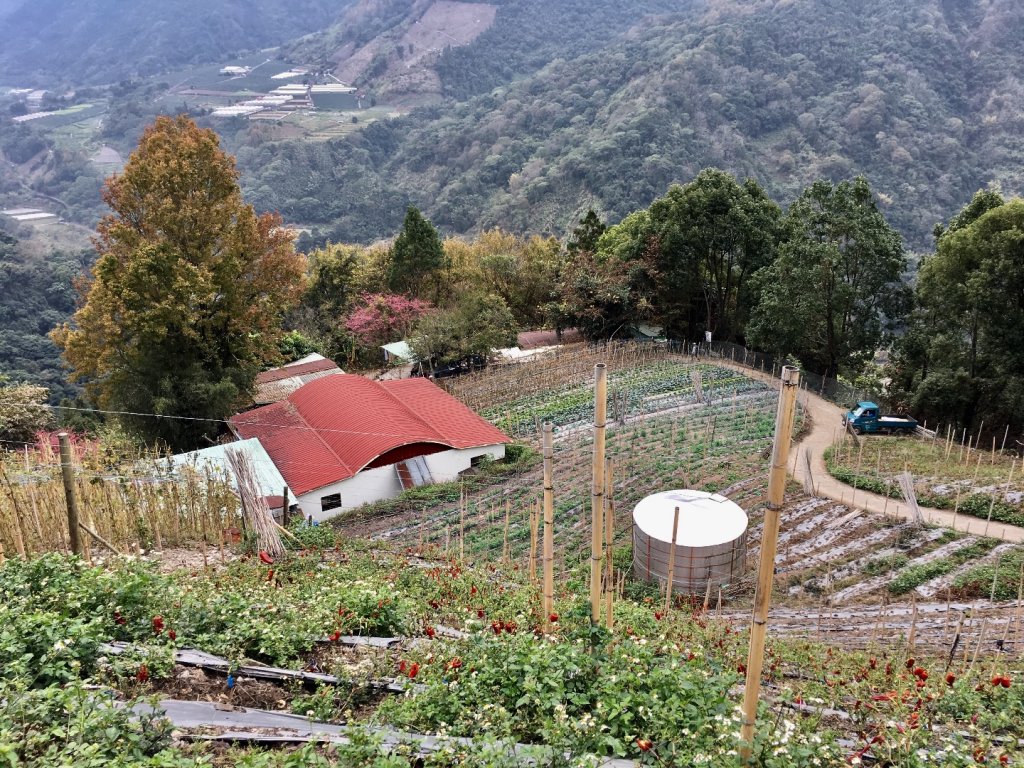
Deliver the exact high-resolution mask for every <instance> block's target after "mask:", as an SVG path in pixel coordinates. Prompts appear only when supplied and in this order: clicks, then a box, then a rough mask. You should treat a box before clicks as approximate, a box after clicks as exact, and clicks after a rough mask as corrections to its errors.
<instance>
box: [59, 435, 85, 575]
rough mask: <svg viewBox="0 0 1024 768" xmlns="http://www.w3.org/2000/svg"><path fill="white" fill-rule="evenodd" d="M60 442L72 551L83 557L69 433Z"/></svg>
mask: <svg viewBox="0 0 1024 768" xmlns="http://www.w3.org/2000/svg"><path fill="white" fill-rule="evenodd" d="M57 439H58V440H59V441H60V470H61V475H62V478H63V480H64V498H65V499H66V500H67V505H68V533H69V535H70V537H71V551H72V553H74V554H76V555H81V554H82V552H83V549H82V535H81V533H80V532H79V530H78V499H77V498H76V497H75V470H74V467H73V466H72V464H71V441H70V440H69V439H68V433H67V432H61V433H60V434H59V435H57Z"/></svg>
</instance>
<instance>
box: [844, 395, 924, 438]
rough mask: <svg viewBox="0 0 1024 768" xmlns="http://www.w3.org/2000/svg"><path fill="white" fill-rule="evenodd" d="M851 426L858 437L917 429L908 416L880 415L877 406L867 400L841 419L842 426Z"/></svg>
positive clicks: (915, 423) (914, 420)
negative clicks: (865, 434)
mask: <svg viewBox="0 0 1024 768" xmlns="http://www.w3.org/2000/svg"><path fill="white" fill-rule="evenodd" d="M847 425H849V426H851V427H852V428H853V431H854V432H856V433H857V434H858V435H862V434H864V433H867V434H874V433H876V432H878V433H881V434H885V435H888V434H892V433H897V434H898V433H900V432H904V433H906V432H914V431H915V430H916V429H917V420H916V419H912V418H911V417H910V416H903V415H896V414H885V415H882V414H881V412H880V409H879V407H878V405H876V404H875V403H872V402H870V401H868V400H865V401H864V402H860V403H857V407H856V408H854V409H853V410H852V411H847V412H846V415H845V416H844V417H843V426H844V427H845V426H847Z"/></svg>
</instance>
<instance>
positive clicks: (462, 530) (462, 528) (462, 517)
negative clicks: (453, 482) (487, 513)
mask: <svg viewBox="0 0 1024 768" xmlns="http://www.w3.org/2000/svg"><path fill="white" fill-rule="evenodd" d="M468 506H469V500H468V499H467V498H466V489H465V488H462V489H461V492H460V493H459V562H462V561H463V560H465V559H466V507H468Z"/></svg>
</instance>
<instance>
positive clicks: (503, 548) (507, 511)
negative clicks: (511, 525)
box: [501, 499, 512, 565]
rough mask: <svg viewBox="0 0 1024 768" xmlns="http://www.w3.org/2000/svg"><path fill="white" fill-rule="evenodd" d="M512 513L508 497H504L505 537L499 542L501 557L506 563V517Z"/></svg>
mask: <svg viewBox="0 0 1024 768" xmlns="http://www.w3.org/2000/svg"><path fill="white" fill-rule="evenodd" d="M511 514H512V505H511V502H509V500H508V499H505V537H504V539H503V540H502V543H501V559H502V560H503V561H504V562H505V564H506V565H508V559H509V557H508V518H509V515H511Z"/></svg>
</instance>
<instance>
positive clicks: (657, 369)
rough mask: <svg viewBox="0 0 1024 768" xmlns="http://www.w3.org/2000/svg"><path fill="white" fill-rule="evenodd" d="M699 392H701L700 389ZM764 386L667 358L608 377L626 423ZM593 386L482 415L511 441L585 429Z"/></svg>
mask: <svg viewBox="0 0 1024 768" xmlns="http://www.w3.org/2000/svg"><path fill="white" fill-rule="evenodd" d="M698 388H699V389H698ZM764 389H765V387H764V385H763V384H761V383H760V382H757V381H755V380H753V379H750V378H747V377H746V376H743V375H742V374H739V373H737V372H735V371H732V370H729V369H727V368H720V367H717V366H713V365H704V364H692V363H686V362H680V361H676V360H664V361H659V362H657V363H653V364H650V365H646V366H643V367H639V368H631V369H625V370H619V371H613V372H612V373H611V374H610V376H609V377H608V402H609V412H610V413H611V415H612V417H613V418H615V419H618V420H620V421H624V420H628V419H630V418H635V417H637V416H646V415H649V414H652V413H659V412H664V411H670V410H673V409H676V408H680V407H684V406H688V405H696V404H699V403H701V402H702V401H703V402H714V401H722V400H726V399H733V400H735V399H737V398H739V397H741V396H745V395H748V394H750V393H757V392H762V391H763V390H764ZM593 413H594V393H593V386H592V385H590V384H589V383H588V382H582V383H580V384H579V385H577V386H574V387H571V388H567V389H564V390H561V391H558V392H553V393H550V394H549V395H547V396H546V397H541V398H538V397H537V396H536V395H528V396H525V397H520V398H517V399H515V400H512V401H510V402H506V403H502V404H500V405H496V406H492V407H490V408H485V409H484V410H483V411H482V412H481V415H482V416H484V418H487V419H490V420H491V421H493V422H494V423H495V424H496V425H497V427H498V429H501V430H503V431H504V432H505V433H506V434H508V435H509V436H511V437H519V438H521V437H528V436H535V435H536V434H537V425H538V424H540V423H542V422H545V421H550V422H551V423H552V424H554V425H555V427H556V428H560V429H565V428H570V429H571V428H573V427H579V426H583V425H585V424H587V423H588V422H589V421H592V420H593Z"/></svg>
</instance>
